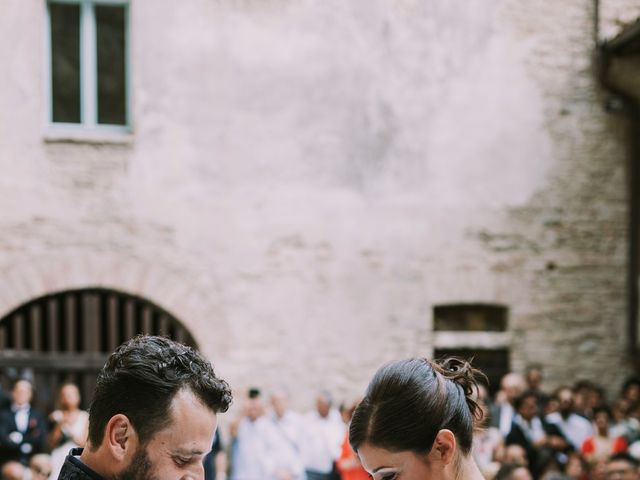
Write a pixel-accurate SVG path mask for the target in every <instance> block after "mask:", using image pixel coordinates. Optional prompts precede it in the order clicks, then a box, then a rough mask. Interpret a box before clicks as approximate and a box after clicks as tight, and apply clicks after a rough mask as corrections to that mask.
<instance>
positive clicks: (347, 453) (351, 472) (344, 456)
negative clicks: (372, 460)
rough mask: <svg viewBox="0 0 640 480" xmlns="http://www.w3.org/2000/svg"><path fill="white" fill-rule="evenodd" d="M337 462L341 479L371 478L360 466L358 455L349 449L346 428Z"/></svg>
mask: <svg viewBox="0 0 640 480" xmlns="http://www.w3.org/2000/svg"><path fill="white" fill-rule="evenodd" d="M337 464H338V470H339V471H340V478H342V480H370V478H371V477H369V474H368V473H367V471H366V470H365V469H364V468H362V466H361V465H360V460H358V456H357V455H356V453H355V452H354V451H353V450H352V449H351V445H349V431H348V429H347V434H346V435H345V438H344V441H343V442H342V453H341V454H340V458H338V462H337Z"/></svg>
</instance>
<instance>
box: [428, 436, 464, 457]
mask: <svg viewBox="0 0 640 480" xmlns="http://www.w3.org/2000/svg"><path fill="white" fill-rule="evenodd" d="M457 448H458V442H456V436H455V435H454V434H453V432H452V431H451V430H447V429H444V430H440V431H439V432H438V434H437V435H436V439H435V440H434V442H433V447H432V448H431V452H430V453H429V455H430V456H431V455H433V456H434V457H435V458H437V459H439V460H440V461H441V462H442V464H443V465H449V464H450V463H451V462H453V460H454V459H455V457H456V450H457Z"/></svg>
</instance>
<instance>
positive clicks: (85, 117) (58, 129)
mask: <svg viewBox="0 0 640 480" xmlns="http://www.w3.org/2000/svg"><path fill="white" fill-rule="evenodd" d="M52 4H67V5H79V6H80V122H79V123H68V122H54V121H53V85H52V83H53V78H52V73H53V65H52V52H51V47H52V45H51V11H50V5H52ZM96 5H99V6H120V7H123V8H124V23H125V25H124V30H125V51H124V62H125V65H124V70H125V78H124V81H125V97H124V102H125V124H124V125H113V124H101V123H98V58H97V57H98V55H97V38H96V32H97V28H96V17H95V6H96ZM45 6H46V8H45V10H46V13H45V17H46V18H45V56H46V61H45V95H46V104H47V108H46V114H47V119H46V124H47V128H48V130H49V132H50V133H53V134H54V136H55V134H61V133H65V132H66V133H68V134H70V135H71V136H72V137H73V136H76V135H77V136H78V137H85V138H86V136H87V134H91V133H93V132H95V133H97V134H106V135H116V136H119V135H126V134H129V133H131V131H132V114H131V62H130V50H131V41H130V39H131V35H130V25H129V23H130V10H129V9H130V1H129V0H45Z"/></svg>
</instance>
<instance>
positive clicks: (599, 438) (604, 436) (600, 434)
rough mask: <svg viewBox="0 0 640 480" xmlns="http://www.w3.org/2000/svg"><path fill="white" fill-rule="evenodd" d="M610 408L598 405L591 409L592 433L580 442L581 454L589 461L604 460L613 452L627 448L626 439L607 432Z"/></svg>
mask: <svg viewBox="0 0 640 480" xmlns="http://www.w3.org/2000/svg"><path fill="white" fill-rule="evenodd" d="M611 417H612V414H611V410H609V408H608V407H598V408H596V409H594V411H593V423H594V425H595V427H596V428H595V432H594V435H593V436H591V437H588V438H587V439H586V440H585V441H584V442H583V443H582V448H581V451H582V455H584V458H586V459H587V461H588V462H589V463H595V462H597V461H598V460H604V459H607V458H608V457H610V456H611V455H613V454H615V453H621V452H624V451H626V450H627V441H626V440H625V439H624V437H614V436H612V435H611V434H610V432H609V423H610V421H611Z"/></svg>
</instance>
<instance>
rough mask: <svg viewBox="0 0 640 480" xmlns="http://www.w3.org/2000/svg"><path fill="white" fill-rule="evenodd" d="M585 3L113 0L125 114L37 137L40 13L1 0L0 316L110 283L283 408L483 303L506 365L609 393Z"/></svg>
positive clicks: (604, 231)
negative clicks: (540, 370)
mask: <svg viewBox="0 0 640 480" xmlns="http://www.w3.org/2000/svg"><path fill="white" fill-rule="evenodd" d="M602 3H603V4H604V3H606V2H602ZM613 3H615V2H613ZM632 3H633V2H631V1H626V2H622V1H618V2H617V3H616V6H615V8H614V7H611V8H610V9H609V10H606V12H608V13H606V15H605V14H603V19H602V22H603V25H604V24H607V25H610V24H612V23H615V22H614V20H613V18H614V17H615V15H616V12H618V11H619V10H621V9H622V7H623V6H624V5H631V4H632ZM592 7H593V2H591V1H587V0H566V1H563V2H548V1H544V0H539V1H538V0H535V1H534V0H531V1H527V2H520V1H516V0H501V1H495V2H486V1H483V0H467V1H466V2H462V3H461V2H449V1H447V0H434V1H430V2H421V1H412V0H396V1H386V0H385V1H383V0H353V1H351V2H344V1H342V0H323V1H321V2H319V1H311V0H299V1H284V0H281V1H273V2H257V1H256V2H251V1H246V2H240V1H231V0H227V1H217V2H213V1H210V0H184V1H182V2H180V7H179V8H176V4H175V2H173V1H169V0H153V1H151V0H147V1H135V2H132V4H131V22H132V23H131V35H132V37H131V55H130V57H131V67H132V80H133V103H132V108H133V132H132V134H131V135H130V136H123V137H122V138H115V139H114V138H111V139H104V138H99V137H96V138H93V139H90V140H89V141H87V140H81V139H77V140H76V141H60V140H59V138H57V137H54V136H53V135H51V131H50V129H49V128H48V127H47V122H46V113H45V112H46V104H47V102H46V98H45V97H44V91H45V89H44V84H45V80H46V79H45V78H44V77H45V75H46V73H45V72H46V69H45V67H44V58H45V55H44V51H43V48H44V45H45V40H44V28H24V27H23V25H25V24H31V25H38V26H42V25H44V22H45V18H44V11H43V5H42V2H41V1H40V0H22V1H19V2H6V3H4V4H3V5H2V9H3V12H2V15H0V32H2V33H1V35H3V38H4V39H5V41H4V42H0V57H1V58H9V59H10V61H9V67H10V68H8V69H7V71H8V72H9V74H8V75H3V76H0V103H1V104H2V105H4V108H3V109H1V110H0V145H1V146H2V147H1V148H0V168H1V169H2V171H3V172H4V174H3V175H1V176H0V190H1V191H2V195H0V212H2V215H1V216H0V231H1V232H2V235H1V236H0V272H2V275H0V310H2V311H9V310H10V309H12V308H13V307H15V306H17V305H19V304H20V303H22V302H25V301H27V300H29V299H30V298H32V297H33V296H37V295H40V294H43V293H45V292H47V291H53V290H60V289H65V288H79V287H83V286H87V287H88V286H104V287H109V288H117V289H119V290H125V291H128V292H130V293H133V294H137V295H141V296H144V297H146V298H148V299H149V300H150V301H152V302H154V303H157V304H158V305H160V306H162V307H163V308H166V309H167V310H169V311H170V312H171V313H173V314H174V315H176V316H177V317H178V318H179V319H180V320H181V321H182V322H183V323H184V324H185V325H186V326H187V327H188V328H189V329H190V330H191V331H192V333H193V334H194V336H195V337H196V338H197V339H198V341H199V342H200V344H201V346H202V348H203V350H204V351H205V353H206V354H207V355H209V356H210V357H211V358H212V359H213V360H214V361H215V363H216V364H217V365H218V369H219V371H220V372H221V373H222V374H223V375H225V376H227V377H228V378H229V380H230V381H231V383H232V385H234V386H235V387H236V388H237V389H238V390H240V389H242V388H244V387H246V386H249V385H255V384H257V385H260V386H266V387H268V386H271V385H279V384H287V385H289V387H290V388H292V389H296V390H298V392H299V393H298V394H297V395H298V399H297V402H298V404H299V405H308V404H309V401H310V398H311V395H312V393H313V391H314V390H315V388H317V387H318V386H327V387H329V388H331V389H333V390H334V391H335V392H336V393H337V394H338V396H340V397H347V396H352V395H355V394H356V393H358V392H360V391H361V389H362V388H363V387H364V385H365V384H366V382H367V380H368V377H369V376H370V375H371V373H372V372H373V371H374V370H375V368H377V366H379V365H380V364H381V363H382V362H383V361H385V360H388V359H392V358H396V357H401V356H409V355H431V354H432V351H433V348H434V342H433V335H432V334H431V330H432V309H433V306H434V305H437V304H443V303H455V302H487V303H498V304H502V305H506V306H508V307H509V309H510V319H509V321H510V334H511V338H512V340H511V345H512V363H513V366H514V367H515V368H516V369H521V368H522V367H523V366H524V365H525V364H526V363H527V362H530V361H541V362H542V363H543V364H544V366H545V369H546V372H547V376H548V381H549V386H552V385H557V384H559V383H562V382H570V381H573V380H575V379H576V378H577V377H584V378H590V379H593V380H597V381H600V382H602V383H604V384H605V386H607V387H609V388H610V389H612V391H614V390H615V389H617V388H618V386H619V384H620V382H621V380H622V378H623V377H624V376H625V375H627V374H628V373H629V372H630V367H629V364H628V361H627V360H628V359H626V358H625V355H624V346H625V340H624V335H621V334H620V333H618V332H624V331H625V327H624V325H625V322H626V305H625V288H626V283H625V275H626V259H627V244H626V235H627V232H626V223H627V216H626V215H627V204H626V202H627V193H626V191H625V158H624V152H625V141H626V140H625V137H624V125H625V121H624V118H622V117H620V116H619V115H615V114H609V113H607V112H606V111H605V110H604V108H603V101H604V96H603V93H602V91H601V89H600V87H599V85H598V83H597V81H596V78H595V75H594V73H593V70H592V62H591V59H592V52H593V38H592V35H593V8H592ZM603 11H604V10H603Z"/></svg>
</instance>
